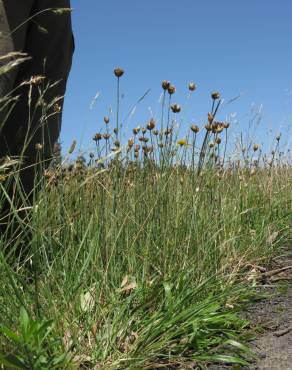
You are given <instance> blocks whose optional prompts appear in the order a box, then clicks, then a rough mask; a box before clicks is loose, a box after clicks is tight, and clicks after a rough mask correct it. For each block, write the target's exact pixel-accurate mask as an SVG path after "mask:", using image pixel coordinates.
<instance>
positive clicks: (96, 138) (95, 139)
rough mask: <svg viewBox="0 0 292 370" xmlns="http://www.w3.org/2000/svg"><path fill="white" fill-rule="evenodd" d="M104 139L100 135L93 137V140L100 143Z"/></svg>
mask: <svg viewBox="0 0 292 370" xmlns="http://www.w3.org/2000/svg"><path fill="white" fill-rule="evenodd" d="M101 139H102V135H101V134H100V133H97V134H95V135H94V136H93V138H92V140H94V141H99V140H101Z"/></svg>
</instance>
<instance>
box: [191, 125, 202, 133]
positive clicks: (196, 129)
mask: <svg viewBox="0 0 292 370" xmlns="http://www.w3.org/2000/svg"><path fill="white" fill-rule="evenodd" d="M191 130H192V131H193V132H194V133H195V134H197V133H198V132H199V131H200V128H199V127H198V126H197V125H191Z"/></svg>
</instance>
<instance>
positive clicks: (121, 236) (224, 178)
mask: <svg viewBox="0 0 292 370" xmlns="http://www.w3.org/2000/svg"><path fill="white" fill-rule="evenodd" d="M119 73H120V72H119ZM117 78H118V87H117V89H119V84H120V78H121V76H117ZM165 83H166V82H165V81H164V87H165V86H166V85H165ZM192 88H193V87H192ZM118 91H119V90H118ZM190 91H191V92H192V91H193V90H190ZM163 93H164V95H163V102H162V112H161V119H160V122H157V121H156V120H154V119H153V120H152V123H151V121H149V122H148V123H147V124H146V125H145V128H136V129H135V130H136V131H134V132H133V138H130V139H129V141H128V142H125V144H124V143H123V141H122V138H121V132H119V130H120V129H121V127H120V124H119V114H118V112H117V122H115V128H116V131H115V132H114V133H113V134H112V133H111V129H110V128H109V119H108V118H106V119H105V123H104V124H105V129H104V130H103V131H102V132H98V133H97V134H96V135H95V136H94V140H95V142H96V152H95V153H92V154H91V155H90V159H89V163H88V164H86V163H85V162H86V160H83V159H82V158H80V157H79V158H78V159H77V161H75V162H74V163H71V164H68V160H67V159H66V158H65V159H64V158H63V159H61V161H60V162H59V164H55V165H54V167H52V168H51V169H50V170H47V171H46V172H45V180H43V181H42V185H41V191H40V192H39V193H38V196H36V199H35V202H34V205H33V207H32V210H31V213H30V218H29V221H27V220H25V219H24V220H23V221H21V225H22V229H21V230H20V234H22V235H23V234H24V233H25V232H26V233H29V234H30V235H31V237H30V239H29V240H28V241H27V245H26V246H25V247H26V250H27V252H26V255H25V256H26V259H27V261H24V260H23V259H21V260H20V261H19V260H18V259H16V258H13V253H14V249H16V245H17V243H18V242H19V240H21V237H20V236H21V235H19V237H18V238H17V239H16V240H12V239H11V236H9V235H8V234H7V233H4V234H2V235H1V240H0V243H1V248H0V250H1V252H0V253H1V254H0V266H1V269H0V274H1V282H2V284H1V288H0V289H1V290H0V291H1V295H0V307H1V308H0V315H1V316H0V320H1V328H0V341H1V352H0V363H1V362H2V363H3V364H4V365H5V364H6V366H7V367H8V368H9V366H11V367H13V366H14V368H20V369H24V368H25V369H47V368H49V369H53V368H56V369H57V368H80V369H81V368H93V369H107V370H108V369H159V368H164V369H186V368H193V369H195V368H206V367H207V365H208V364H210V363H213V362H228V363H234V364H237V365H241V366H244V365H246V364H248V361H249V360H250V359H251V358H252V354H251V353H250V351H249V349H248V347H246V346H245V345H244V344H243V340H242V339H243V338H242V336H241V335H242V332H243V330H244V329H245V328H246V327H247V326H248V323H247V322H246V321H244V320H242V319H241V318H239V316H238V311H240V309H241V304H242V303H244V302H246V301H247V300H248V299H249V297H250V296H251V294H253V287H254V285H255V283H254V282H253V281H252V280H251V281H250V280H249V279H248V277H249V276H250V270H251V268H252V266H254V265H258V264H259V265H265V264H267V263H269V261H270V260H271V258H272V257H273V256H274V255H275V254H277V253H280V249H281V247H282V246H284V245H285V243H287V240H288V238H289V222H290V223H291V192H289V184H290V181H291V174H292V172H291V167H290V165H289V163H286V162H285V160H284V159H283V158H282V159H281V157H280V156H279V153H280V151H279V141H280V138H279V140H278V138H277V140H276V141H275V145H276V149H275V152H274V154H272V157H271V158H272V160H269V162H268V159H266V158H265V156H264V155H263V153H262V152H260V150H259V148H252V146H251V145H250V146H249V151H248V150H245V149H244V148H243V147H242V150H241V153H240V155H241V157H240V158H239V159H238V160H237V161H236V162H235V161H232V160H231V159H230V158H229V157H228V156H227V154H228V149H226V148H227V139H228V130H229V125H227V124H226V123H222V122H221V123H220V122H219V123H218V121H215V118H216V114H218V112H220V102H221V101H220V99H219V96H218V95H216V97H215V96H213V98H212V109H211V112H210V114H209V121H208V124H207V126H206V128H203V129H202V132H200V134H201V135H202V138H201V139H199V137H198V138H197V135H199V132H198V130H197V129H192V128H190V131H189V133H187V134H186V136H185V138H183V139H180V138H179V137H178V134H177V133H176V132H175V129H174V127H175V122H176V121H175V120H176V116H177V114H179V112H173V111H177V110H178V108H180V107H177V106H176V107H174V108H173V106H172V102H171V98H172V93H171V94H169V99H167V97H166V94H168V91H167V89H164V91H163ZM168 100H169V105H168V104H167V101H168ZM117 106H119V93H118V94H117ZM172 115H173V117H172ZM166 117H168V118H166ZM153 125H154V127H153ZM212 125H213V126H212ZM224 125H225V126H224ZM161 127H164V128H166V129H167V130H168V132H165V131H164V130H161ZM156 130H157V131H158V132H155V131H156ZM135 132H136V133H135ZM104 134H106V135H111V137H110V138H108V139H106V137H104V136H103V135H104ZM218 138H220V139H221V138H222V139H221V140H219V139H218ZM210 142H212V144H210ZM73 146H74V145H73ZM246 147H247V148H248V145H247V146H246ZM39 150H40V164H39V165H36V166H37V168H39V169H40V170H39V173H42V172H43V168H42V166H41V163H42V161H41V147H40V149H39ZM73 151H74V147H73V148H71V149H70V152H73ZM110 153H112V154H110ZM258 153H259V155H257V158H256V161H254V159H255V158H254V156H255V155H256V154H258ZM7 163H10V162H9V161H7V162H6V170H5V172H4V169H3V168H2V173H3V174H4V175H5V176H2V183H0V185H1V189H2V194H3V195H2V199H4V198H5V194H6V192H5V189H7V186H8V183H9V181H14V182H16V180H17V177H18V171H17V165H15V163H12V164H11V167H9V168H10V170H7ZM19 192H20V193H21V188H20V187H19ZM18 210H19V209H18V208H14V209H13V210H12V212H11V217H12V219H11V222H16V221H17V215H18ZM18 222H19V220H18ZM290 226H291V225H290ZM7 253H8V257H7ZM11 261H12V262H11Z"/></svg>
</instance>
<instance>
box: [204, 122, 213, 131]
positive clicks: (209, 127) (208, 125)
mask: <svg viewBox="0 0 292 370" xmlns="http://www.w3.org/2000/svg"><path fill="white" fill-rule="evenodd" d="M205 129H206V130H207V131H212V126H211V125H210V124H209V123H207V124H206V125H205Z"/></svg>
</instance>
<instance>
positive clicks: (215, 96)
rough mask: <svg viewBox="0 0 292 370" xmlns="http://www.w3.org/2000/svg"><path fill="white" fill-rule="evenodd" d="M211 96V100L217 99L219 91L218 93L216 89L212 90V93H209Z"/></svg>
mask: <svg viewBox="0 0 292 370" xmlns="http://www.w3.org/2000/svg"><path fill="white" fill-rule="evenodd" d="M211 98H212V99H213V100H218V99H220V93H219V92H218V91H214V92H212V93H211Z"/></svg>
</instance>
